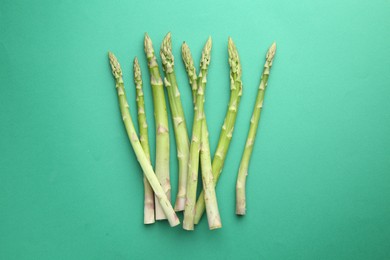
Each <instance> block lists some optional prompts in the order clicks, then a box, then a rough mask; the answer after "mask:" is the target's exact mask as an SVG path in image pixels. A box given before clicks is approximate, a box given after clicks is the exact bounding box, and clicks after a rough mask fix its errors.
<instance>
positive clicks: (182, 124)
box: [160, 33, 190, 211]
mask: <svg viewBox="0 0 390 260" xmlns="http://www.w3.org/2000/svg"><path fill="white" fill-rule="evenodd" d="M160 56H161V60H162V64H163V69H164V71H165V75H166V78H164V83H165V86H166V87H167V89H168V99H169V105H170V107H171V112H172V120H173V128H174V130H175V138H176V148H177V159H178V161H179V187H178V192H177V196H176V203H175V210H176V211H183V210H184V206H185V201H186V189H187V187H186V185H187V172H188V157H189V153H190V141H189V138H188V131H187V126H186V121H185V117H184V112H183V106H182V104H181V100H180V92H179V89H178V87H177V82H176V74H175V71H174V66H175V65H174V57H173V54H172V42H171V33H168V34H167V35H166V36H165V38H164V40H163V42H162V44H161V48H160Z"/></svg>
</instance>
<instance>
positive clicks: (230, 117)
mask: <svg viewBox="0 0 390 260" xmlns="http://www.w3.org/2000/svg"><path fill="white" fill-rule="evenodd" d="M228 53H229V65H230V101H229V105H228V110H227V112H226V116H225V121H224V123H223V126H222V130H221V134H220V136H219V141H218V146H217V151H216V153H215V155H214V159H213V164H212V169H213V176H214V184H215V185H216V184H217V182H218V179H219V176H220V174H221V172H222V167H223V165H224V162H225V159H226V154H227V152H228V149H229V145H230V141H231V139H232V136H233V129H234V124H235V122H236V117H237V109H238V105H239V103H240V98H241V95H242V82H241V63H240V58H239V55H238V51H237V48H236V46H235V44H234V42H233V40H232V38H230V37H229V40H228ZM204 211H205V197H204V192H203V191H202V192H201V194H200V196H199V198H198V201H197V203H196V209H195V212H196V215H195V224H198V223H199V221H200V219H201V217H202V215H203V212H204Z"/></svg>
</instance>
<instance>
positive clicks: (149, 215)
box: [133, 57, 155, 224]
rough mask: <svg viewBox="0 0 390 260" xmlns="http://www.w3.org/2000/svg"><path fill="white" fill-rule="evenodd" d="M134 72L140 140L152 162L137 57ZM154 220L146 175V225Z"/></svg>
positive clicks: (152, 197) (152, 196)
mask: <svg viewBox="0 0 390 260" xmlns="http://www.w3.org/2000/svg"><path fill="white" fill-rule="evenodd" d="M133 71H134V83H135V89H136V94H137V99H136V100H137V110H138V126H139V139H140V142H141V146H142V149H143V150H144V152H145V155H146V157H147V158H148V161H149V162H151V161H150V149H149V136H148V124H147V122H146V114H145V102H144V92H143V91H142V76H141V68H140V66H139V63H138V59H137V57H135V59H134V62H133ZM154 222H155V220H154V193H153V189H152V187H151V186H150V184H149V182H148V180H147V179H146V177H145V175H144V224H153V223H154Z"/></svg>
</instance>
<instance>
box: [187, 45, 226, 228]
mask: <svg viewBox="0 0 390 260" xmlns="http://www.w3.org/2000/svg"><path fill="white" fill-rule="evenodd" d="M182 56H183V61H184V65H185V67H186V71H187V74H188V78H189V81H190V84H191V88H192V90H193V91H194V90H195V91H196V90H197V88H198V84H197V76H196V69H195V66H194V62H193V59H192V55H191V52H190V49H189V47H188V46H187V44H186V43H183V45H182ZM193 99H194V100H193V101H194V104H195V101H196V96H193ZM203 116H204V119H203V122H202V139H201V150H200V161H201V167H202V182H203V188H204V191H205V197H206V212H207V220H208V223H209V228H210V229H211V230H212V229H217V228H221V227H222V223H221V218H220V215H219V209H218V202H217V196H216V193H215V187H214V186H215V185H214V181H213V173H212V167H211V156H210V143H209V139H208V130H207V122H206V116H205V115H203Z"/></svg>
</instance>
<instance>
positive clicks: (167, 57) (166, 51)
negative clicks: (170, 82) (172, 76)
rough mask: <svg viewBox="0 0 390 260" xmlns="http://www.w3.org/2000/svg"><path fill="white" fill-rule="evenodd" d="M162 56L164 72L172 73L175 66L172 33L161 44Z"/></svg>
mask: <svg viewBox="0 0 390 260" xmlns="http://www.w3.org/2000/svg"><path fill="white" fill-rule="evenodd" d="M160 56H161V61H162V64H163V69H164V71H165V72H166V73H172V72H173V66H175V59H174V57H173V54H172V40H171V33H170V32H169V33H167V35H166V36H165V38H164V40H163V42H162V44H161V48H160Z"/></svg>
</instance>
